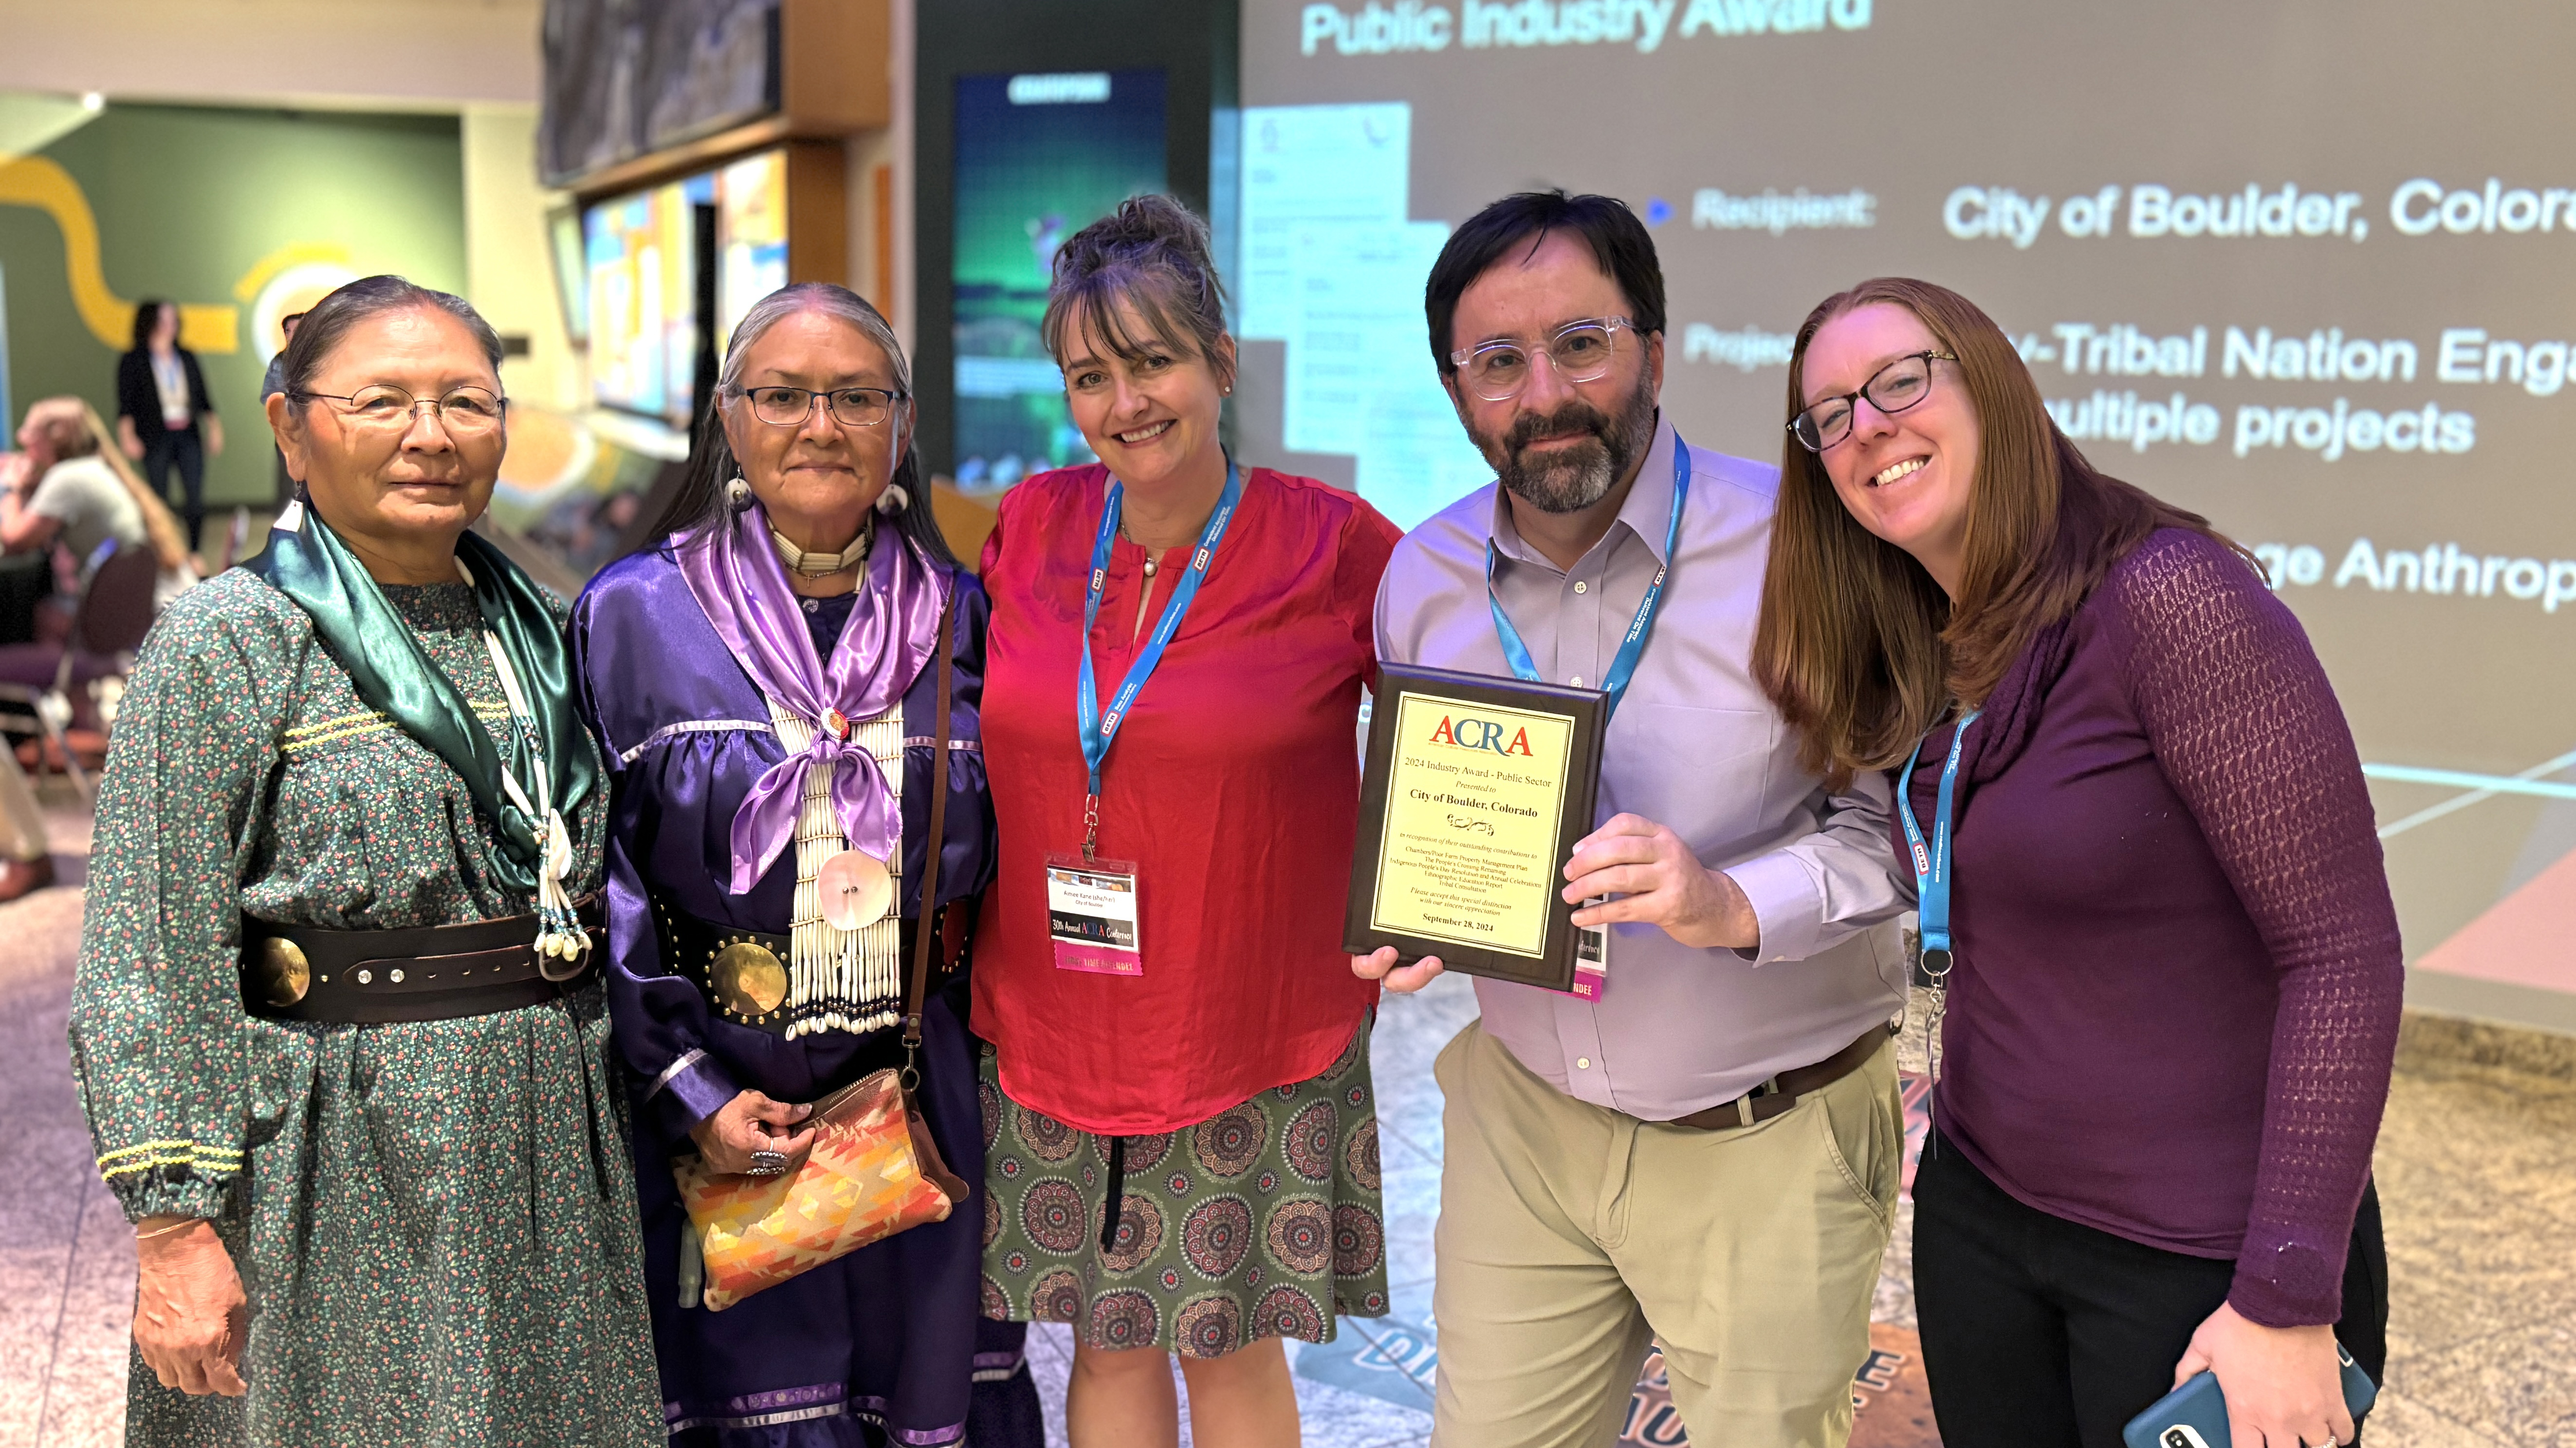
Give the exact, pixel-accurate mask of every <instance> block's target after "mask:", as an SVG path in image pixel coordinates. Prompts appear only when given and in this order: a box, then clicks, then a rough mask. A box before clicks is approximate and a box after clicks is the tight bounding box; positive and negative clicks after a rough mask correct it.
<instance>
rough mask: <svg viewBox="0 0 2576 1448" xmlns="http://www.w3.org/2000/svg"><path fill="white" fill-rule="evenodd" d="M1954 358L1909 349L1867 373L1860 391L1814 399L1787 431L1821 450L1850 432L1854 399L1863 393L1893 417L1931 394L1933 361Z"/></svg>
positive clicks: (1871, 404)
mask: <svg viewBox="0 0 2576 1448" xmlns="http://www.w3.org/2000/svg"><path fill="white" fill-rule="evenodd" d="M1958 360H1959V359H1958V358H1957V357H1955V356H1953V355H1952V354H1950V353H1948V352H1909V353H1907V354H1906V355H1904V356H1902V357H1899V358H1897V359H1896V360H1895V361H1893V362H1890V363H1888V364H1887V365H1886V366H1884V367H1881V368H1880V369H1878V370H1877V371H1876V372H1873V373H1871V374H1870V377H1869V380H1868V381H1867V382H1864V383H1862V384H1861V385H1860V391H1858V392H1846V393H1843V394H1842V395H1840V396H1838V397H1825V398H1819V399H1817V401H1816V404H1815V405H1814V406H1812V407H1810V408H1808V409H1807V410H1806V411H1804V412H1802V413H1799V414H1798V415H1797V416H1796V417H1793V418H1790V419H1789V435H1790V436H1792V437H1794V438H1796V439H1797V440H1798V441H1799V442H1801V443H1803V444H1805V445H1806V449H1807V451H1809V452H1819V453H1820V452H1823V451H1824V450H1825V449H1827V448H1829V447H1832V446H1833V445H1834V444H1835V443H1838V442H1841V441H1842V440H1843V439H1844V438H1847V437H1849V436H1851V430H1852V403H1853V401H1854V400H1855V399H1857V398H1863V397H1866V398H1868V399H1869V405H1870V406H1872V407H1875V408H1877V409H1878V410H1879V411H1880V412H1881V413H1884V414H1886V415H1887V416H1890V417H1893V416H1895V415H1896V414H1897V413H1900V412H1903V411H1904V410H1905V409H1907V408H1909V407H1912V406H1914V405H1915V404H1917V403H1919V402H1921V401H1922V400H1923V399H1924V398H1927V397H1929V396H1931V395H1932V364H1933V363H1935V362H1956V361H1958Z"/></svg>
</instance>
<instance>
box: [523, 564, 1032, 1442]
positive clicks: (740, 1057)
mask: <svg viewBox="0 0 2576 1448" xmlns="http://www.w3.org/2000/svg"><path fill="white" fill-rule="evenodd" d="M954 587H955V589H956V590H957V602H956V615H955V628H956V637H955V649H956V662H955V669H956V674H955V688H954V695H953V708H952V723H951V736H952V740H953V743H952V747H951V750H950V754H949V758H948V761H947V765H948V767H947V770H946V784H947V788H948V791H949V801H948V815H947V822H946V832H945V833H946V839H945V840H944V841H943V842H942V854H941V863H940V876H939V899H940V902H941V903H942V904H946V903H947V902H949V901H953V900H960V899H971V898H973V897H974V896H975V895H977V894H978V893H980V892H981V891H982V890H983V889H984V887H985V886H986V885H987V884H989V883H990V882H991V880H992V875H993V858H994V856H993V809H992V804H991V801H990V799H989V798H988V796H987V793H986V787H985V780H984V760H983V755H982V752H981V733H980V730H979V729H978V727H977V723H978V721H977V707H978V705H979V703H980V702H981V699H982V695H983V671H984V623H985V618H986V616H987V612H988V608H987V605H986V602H985V598H984V593H983V590H982V588H981V587H980V586H979V585H978V584H977V583H976V581H975V579H974V578H973V577H972V576H971V575H969V574H967V573H965V572H964V571H963V570H958V571H957V572H956V573H955V575H954ZM836 603H837V604H838V607H834V606H833V605H834V604H836ZM848 607H849V605H848V602H847V601H846V600H827V601H823V608H824V609H825V610H826V612H827V617H826V618H825V619H823V620H822V621H821V622H822V624H824V625H828V626H829V627H830V628H831V629H832V630H833V631H834V632H837V627H838V624H837V621H835V620H833V619H831V618H829V617H828V615H830V614H837V615H839V616H840V617H841V618H846V617H847V615H848ZM805 621H806V622H807V623H808V625H809V627H813V628H814V632H816V633H817V634H823V633H824V631H825V630H824V628H823V627H820V626H816V623H817V621H816V620H814V619H811V618H809V619H808V620H805ZM572 633H573V647H574V650H575V655H576V658H577V660H578V663H579V669H580V687H581V692H582V700H583V704H584V707H585V711H586V713H587V715H588V717H589V719H590V720H591V723H592V726H593V728H594V729H596V730H597V732H598V734H599V738H600V743H601V745H602V750H603V752H604V753H605V754H606V755H607V757H608V763H609V769H610V774H611V777H612V779H613V781H614V785H615V810H614V815H613V822H612V826H611V832H610V837H609V843H608V860H609V863H608V900H609V930H608V934H609V964H610V970H609V973H608V992H609V1002H610V1011H611V1016H612V1019H613V1021H614V1026H615V1039H616V1045H617V1050H618V1054H619V1056H620V1057H621V1058H622V1060H623V1062H624V1065H625V1067H626V1070H627V1084H628V1087H629V1088H630V1093H631V1096H632V1099H634V1101H635V1102H636V1103H637V1109H636V1112H635V1142H634V1153H635V1171H636V1180H637V1188H638V1190H637V1195H638V1197H639V1199H640V1203H641V1206H642V1210H643V1214H644V1243H645V1258H644V1269H645V1282H646V1287H647V1290H648V1294H649V1297H650V1300H651V1306H652V1313H653V1333H654V1347H655V1350H656V1353H657V1355H658V1357H659V1360H660V1367H661V1375H662V1396H663V1400H664V1410H665V1413H666V1414H667V1416H668V1419H669V1422H670V1426H671V1441H672V1442H673V1443H674V1444H675V1445H682V1444H686V1445H718V1444H721V1445H725V1448H753V1445H758V1448H824V1445H830V1448H856V1445H861V1444H871V1445H872V1444H877V1443H894V1444H903V1445H938V1444H948V1443H955V1442H958V1441H959V1440H961V1439H962V1438H966V1437H968V1436H970V1430H971V1438H972V1441H973V1442H974V1443H976V1444H977V1445H979V1448H982V1445H993V1444H1009V1445H1018V1444H1026V1445H1029V1448H1036V1445H1038V1444H1039V1443H1040V1442H1042V1429H1041V1426H1040V1419H1039V1412H1038V1404H1037V1393H1036V1389H1035V1387H1034V1386H1033V1385H1032V1384H1031V1383H1030V1381H1029V1375H1028V1372H1027V1370H1026V1367H1025V1365H1024V1364H1023V1363H1022V1361H1021V1357H1020V1338H1021V1333H1022V1331H1023V1329H1022V1328H1021V1327H1020V1326H1019V1325H1017V1324H1011V1323H999V1322H988V1321H985V1320H984V1319H983V1317H982V1315H981V1312H980V1306H979V1302H978V1298H977V1278H976V1269H977V1257H978V1254H979V1252H980V1250H981V1237H980V1230H979V1229H980V1227H981V1225H982V1221H983V1216H984V1212H983V1204H982V1203H981V1202H979V1201H973V1200H970V1201H968V1202H966V1203H963V1204H961V1205H960V1207H959V1209H958V1210H957V1211H955V1212H954V1213H952V1214H951V1215H950V1216H949V1218H948V1220H946V1221H944V1222H938V1223H934V1224H931V1225H929V1226H924V1227H916V1228H914V1229H913V1230H911V1231H909V1232H906V1233H903V1234H902V1235H900V1236H897V1237H893V1238H890V1239H888V1240H886V1241H884V1242H880V1243H878V1244H877V1245H875V1246H873V1247H868V1248H864V1249H862V1250H860V1251H858V1252H854V1253H851V1254H850V1255H849V1256H846V1257H843V1258H841V1259H839V1260H838V1261H835V1262H832V1263H829V1264H827V1265H825V1266H823V1267H819V1268H816V1269H814V1270H813V1271H810V1272H807V1273H805V1274H803V1275H801V1276H799V1277H796V1278H794V1279H792V1280H790V1281H787V1282H784V1283H781V1284H779V1285H778V1286H776V1287H772V1288H770V1289H768V1290H767V1291H765V1292H762V1293H760V1294H758V1295H756V1296H754V1297H751V1298H749V1299H747V1300H745V1301H742V1302H740V1303H737V1304H736V1305H734V1306H733V1307H730V1308H728V1309H726V1310H725V1311H724V1312H722V1313H720V1314H719V1313H710V1312H708V1311H706V1310H705V1309H704V1308H703V1307H688V1308H683V1307H681V1306H680V1305H679V1289H678V1274H679V1256H680V1228H681V1225H682V1222H683V1221H684V1219H685V1213H684V1212H683V1211H682V1209H681V1205H680V1199H679V1193H678V1191H677V1189H676V1188H675V1186H674V1185H673V1182H672V1177H671V1166H670V1163H671V1158H672V1156H673V1155H675V1154H679V1153H683V1152H686V1151H689V1150H692V1149H693V1148H692V1147H691V1146H690V1143H689V1139H688V1131H689V1128H690V1127H691V1126H692V1125H694V1124H696V1123H697V1122H698V1121H700V1120H703V1119H704V1118H705V1117H706V1116H707V1115H709V1114H711V1113H712V1112H714V1111H715V1109H716V1108H717V1107H719V1106H721V1105H723V1104H724V1103H725V1102H726V1101H728V1100H730V1099H731V1098H732V1097H733V1095H734V1093H735V1092H737V1091H741V1090H757V1091H761V1092H764V1093H766V1094H767V1095H769V1096H771V1097H773V1098H775V1099H777V1100H781V1101H812V1100H814V1099H815V1098H817V1097H819V1096H821V1095H823V1094H824V1093H826V1092H828V1091H831V1090H833V1089H835V1088H836V1087H839V1086H841V1085H843V1084H846V1083H847V1082H850V1081H853V1080H856V1079H857V1078H859V1077H860V1076H862V1075H865V1074H866V1073H868V1072H870V1071H873V1070H876V1069H878V1068H879V1067H882V1066H889V1065H899V1064H901V1058H902V1048H901V1045H900V1043H899V1041H898V1035H899V1033H898V1032H897V1031H896V1030H895V1029H893V1028H887V1029H884V1030H878V1031H872V1032H869V1033H866V1034H864V1035H854V1034H851V1033H849V1032H846V1031H824V1032H820V1033H817V1034H812V1035H806V1036H802V1037H799V1038H797V1039H795V1040H788V1039H785V1038H783V1037H781V1036H777V1035H772V1034H770V1033H768V1032H766V1031H761V1030H757V1029H754V1028H752V1027H749V1026H744V1025H737V1024H735V1023H733V1022H731V1021H728V1020H725V1019H723V1018H722V1016H721V1015H720V1014H719V1013H717V1012H716V1011H714V1010H712V1009H711V1008H710V1006H709V1004H708V1002H707V999H706V997H705V995H704V994H703V993H702V992H701V990H700V988H699V986H698V985H697V984H696V983H695V982H694V981H693V980H691V979H689V978H687V977H685V976H680V975H675V974H672V973H670V971H669V969H668V963H667V962H666V961H664V960H663V958H662V947H661V943H660V941H659V939H658V936H657V932H656V931H655V929H654V927H653V924H652V918H651V915H650V913H649V908H648V901H649V900H651V899H659V900H662V901H663V902H665V903H666V904H667V905H668V906H669V907H670V908H672V909H674V910H677V911H680V912H684V913H686V914H688V915H693V916H695V917H697V918H698V919H700V920H703V921H708V922H711V923H714V924H718V925H723V926H728V927H732V928H737V929H748V930H760V931H767V932H771V933H775V934H785V933H786V932H787V928H788V911H789V900H790V895H791V892H792V891H793V889H794V886H795V874H796V871H795V865H794V859H795V856H794V852H793V851H792V850H791V851H789V852H788V853H787V854H786V855H784V856H782V857H780V859H779V860H778V862H777V863H776V864H775V865H773V866H772V867H771V869H770V870H769V872H768V873H767V874H765V875H763V876H762V877H761V879H760V881H759V883H758V884H756V885H755V886H754V887H753V888H752V890H751V891H750V892H749V893H748V894H745V895H741V896H732V895H728V894H726V893H725V885H726V880H727V876H728V873H729V871H730V868H731V864H730V862H731V860H732V853H731V845H730V830H731V828H732V824H733V819H734V814H735V811H736V809H737V808H738V807H739V806H740V804H741V802H742V799H743V796H744V795H745V793H746V792H748V791H749V790H750V788H751V787H752V784H753V783H754V782H755V781H756V780H758V779H759V778H760V776H761V775H762V773H763V772H764V771H766V770H768V769H769V768H770V766H772V765H774V764H776V763H777V762H778V761H779V760H780V759H781V758H782V757H783V753H784V751H783V747H782V746H781V744H780V742H779V739H778V736H777V735H776V734H775V733H773V732H771V730H770V728H769V726H768V725H767V724H766V723H765V722H759V721H765V720H767V718H768V717H769V710H768V706H767V704H766V703H765V702H764V700H763V699H762V696H761V693H760V690H759V689H758V688H757V687H756V686H754V685H753V683H752V682H751V680H750V679H749V678H748V677H747V676H746V675H745V674H744V672H743V670H742V668H741V667H740V666H739V665H738V664H737V663H736V662H735V661H734V658H733V656H732V655H731V654H730V653H728V652H727V651H726V648H725V646H724V644H723V642H722V641H721V640H720V639H719V638H718V637H717V634H716V632H715V630H714V628H713V627H712V626H711V625H710V624H709V623H708V621H707V617H706V614H705V612H704V611H703V610H702V609H700V607H699V606H698V603H697V601H696V599H695V598H694V597H693V596H692V595H691V594H690V592H689V589H688V587H687V585H686V583H685V581H684V580H683V579H682V577H681V574H680V570H679V567H678V565H677V564H676V563H675V562H674V560H673V558H672V555H671V553H670V551H669V549H668V548H667V547H664V548H659V549H655V550H653V551H650V552H646V553H641V554H637V555H635V556H633V557H630V558H627V559H625V560H623V561H621V562H619V563H616V564H614V565H612V566H611V567H609V568H608V569H607V570H606V571H605V572H603V573H601V574H600V575H599V576H598V577H597V578H596V579H594V580H593V581H592V583H591V585H590V587H589V588H588V589H587V590H586V591H585V592H584V593H583V594H582V597H581V601H580V603H579V604H578V605H576V606H575V608H574V610H573V624H572ZM935 691H936V681H935V678H934V677H933V671H932V670H930V669H924V670H923V671H922V674H921V677H920V678H918V679H917V680H915V681H914V683H913V684H912V686H911V688H910V690H909V692H908V693H907V694H906V696H905V698H904V718H905V721H906V724H905V734H906V736H907V738H906V748H905V750H904V765H903V767H904V788H903V852H904V858H903V878H904V879H905V880H908V881H917V880H919V879H920V878H921V874H920V871H921V868H922V865H923V864H924V862H925V859H926V855H925V850H926V843H925V841H924V839H923V835H924V833H925V832H926V831H927V830H928V828H929V813H930V788H931V780H932V777H933V776H932V768H933V760H932V759H931V754H932V750H931V745H930V740H929V737H928V736H929V732H930V729H929V721H930V719H931V718H932V712H933V708H934V704H935V698H936V694H935ZM729 721H730V722H729ZM919 903H920V902H919V901H918V899H917V898H907V899H905V900H904V901H903V902H902V904H901V907H900V908H901V910H902V912H903V914H904V916H905V917H906V918H907V919H910V918H912V917H913V916H914V915H915V913H916V912H917V910H918V908H919ZM964 987H965V981H964V979H963V972H961V973H960V977H959V979H957V980H956V981H954V982H952V983H951V984H950V985H949V986H948V987H946V988H938V987H934V989H933V991H932V994H931V998H930V1001H929V1003H928V1006H927V1008H926V1010H925V1012H924V1021H923V1031H924V1036H925V1042H924V1057H923V1061H922V1086H921V1103H922V1106H923V1109H924V1112H925V1114H926V1115H927V1116H928V1118H929V1122H930V1129H931V1132H932V1134H933V1135H934V1137H935V1138H936V1139H937V1141H938V1143H939V1149H940V1151H941V1153H942V1154H943V1155H944V1156H945V1157H946V1159H947V1162H948V1166H949V1168H950V1170H952V1171H954V1172H955V1173H957V1175H959V1176H960V1177H963V1178H964V1179H965V1180H967V1181H969V1182H974V1183H981V1182H982V1181H983V1179H984V1137H983V1131H982V1125H981V1111H980V1108H979V1106H978V1104H977V1099H976V1093H975V1069H976V1059H975V1056H976V1051H977V1049H978V1048H977V1046H976V1044H975V1042H974V1040H973V1038H971V1037H970V1036H968V1035H967V1033H966V1028H965V1021H966V1006H965V994H964ZM979 1190H980V1188H979ZM970 1419H971V1422H970Z"/></svg>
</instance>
